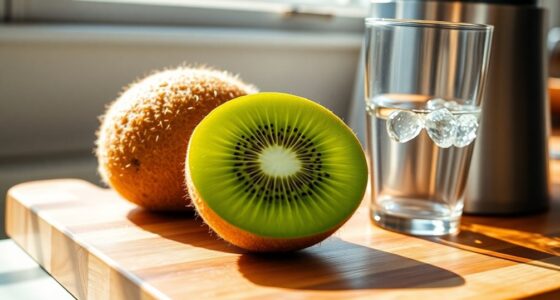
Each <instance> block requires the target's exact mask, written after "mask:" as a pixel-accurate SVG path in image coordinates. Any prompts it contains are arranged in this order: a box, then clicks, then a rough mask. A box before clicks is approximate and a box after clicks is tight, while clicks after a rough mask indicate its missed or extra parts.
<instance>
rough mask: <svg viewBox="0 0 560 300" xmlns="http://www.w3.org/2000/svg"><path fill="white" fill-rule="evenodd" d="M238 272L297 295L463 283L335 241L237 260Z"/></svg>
mask: <svg viewBox="0 0 560 300" xmlns="http://www.w3.org/2000/svg"><path fill="white" fill-rule="evenodd" d="M238 268H239V271H240V273H241V274H242V275H243V276H244V277H245V278H247V279H248V280H249V281H251V282H253V283H255V284H258V285H262V286H271V287H281V288H289V289H301V290H352V289H392V288H434V287H453V286H459V285H463V284H464V283H465V280H464V279H463V278H462V277H461V276H459V275H458V274H455V273H453V272H451V271H448V270H445V269H442V268H439V267H436V266H434V265H430V264H427V263H423V262H420V261H417V260H413V259H410V258H406V257H403V256H400V255H397V254H392V253H388V252H384V251H381V250H377V249H372V248H368V247H365V246H361V245H357V244H353V243H349V242H346V241H343V240H341V239H339V238H335V237H331V238H330V239H328V240H326V241H325V242H323V243H321V244H320V245H317V246H314V247H311V248H308V249H305V250H302V251H299V252H295V253H287V254H286V253H285V254H275V255H271V254H267V255H262V254H260V255H258V254H243V255H241V256H240V257H239V261H238Z"/></svg>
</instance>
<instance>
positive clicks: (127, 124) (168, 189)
mask: <svg viewBox="0 0 560 300" xmlns="http://www.w3.org/2000/svg"><path fill="white" fill-rule="evenodd" d="M256 91H257V90H256V88H255V87H253V86H252V85H250V84H246V83H244V82H242V81H241V80H240V79H238V78H237V77H236V76H233V75H231V74H229V73H227V72H223V71H219V70H212V69H207V68H191V67H179V68H175V69H169V70H164V71H160V72H156V73H153V74H152V75H150V76H147V77H146V78H144V79H141V80H139V81H138V82H136V83H133V84H131V85H130V86H129V87H128V88H127V89H126V90H125V91H124V92H123V93H122V94H121V95H120V97H118V99H116V100H115V101H114V102H113V103H112V104H111V105H110V106H109V107H108V109H107V111H106V113H105V115H104V116H103V117H102V122H101V128H100V129H99V131H98V133H97V135H98V139H97V142H96V146H97V149H96V155H97V158H98V162H99V173H100V174H101V177H102V179H103V180H104V181H105V182H106V183H107V184H108V185H110V186H111V187H112V188H113V189H114V190H116V191H117V192H118V193H119V194H121V195H122V196H123V197H124V198H126V199H128V200H129V201H131V202H133V203H136V204H138V205H139V206H142V207H144V208H146V209H148V210H153V211H183V210H192V206H189V205H188V204H189V199H188V195H186V192H185V186H184V183H185V176H184V169H185V166H184V163H185V157H186V150H187V145H188V141H189V138H190V136H191V133H192V131H193V129H194V128H195V126H196V125H197V124H198V123H199V122H200V121H201V120H202V119H203V118H204V117H205V116H206V115H207V114H208V113H209V112H210V111H211V110H212V109H214V108H215V107H217V106H218V105H220V104H222V103H224V102H226V101H228V100H231V99H233V98H236V97H239V96H243V95H247V94H251V93H255V92H256Z"/></svg>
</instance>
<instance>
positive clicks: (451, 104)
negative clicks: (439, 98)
mask: <svg viewBox="0 0 560 300" xmlns="http://www.w3.org/2000/svg"><path fill="white" fill-rule="evenodd" d="M443 106H444V107H445V108H447V109H448V110H460V109H461V105H459V103H457V102H456V101H453V100H449V101H445V103H444V104H443Z"/></svg>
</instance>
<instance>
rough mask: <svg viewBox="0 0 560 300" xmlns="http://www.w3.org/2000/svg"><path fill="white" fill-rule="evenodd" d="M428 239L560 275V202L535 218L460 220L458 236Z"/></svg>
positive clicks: (553, 202)
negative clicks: (537, 267)
mask: <svg viewBox="0 0 560 300" xmlns="http://www.w3.org/2000/svg"><path fill="white" fill-rule="evenodd" d="M556 188H558V187H556ZM556 195H558V193H556ZM426 239H427V240H430V241H433V242H436V243H440V244H444V245H448V246H452V247H456V248H460V249H463V250H468V251H472V252H476V253H480V254H485V255H489V256H493V257H498V258H502V259H507V260H511V261H515V262H519V263H526V264H530V265H534V266H539V267H543V268H547V269H551V270H556V271H560V199H554V200H553V201H552V203H551V207H550V209H549V211H548V212H545V213H541V214H536V215H529V216H512V217H482V216H465V217H464V218H463V219H462V220H461V231H460V232H459V234H457V235H454V236H447V237H433V238H426Z"/></svg>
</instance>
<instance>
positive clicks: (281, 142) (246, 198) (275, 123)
mask: <svg viewBox="0 0 560 300" xmlns="http://www.w3.org/2000/svg"><path fill="white" fill-rule="evenodd" d="M185 173H186V180H187V185H188V187H189V188H188V191H189V194H190V197H191V199H192V201H193V204H194V206H195V208H196V210H197V212H198V214H199V215H200V216H201V217H202V218H203V220H204V221H205V222H206V223H207V224H208V225H209V226H210V228H212V229H213V230H214V231H215V232H216V233H217V234H218V235H219V236H220V237H222V238H223V239H225V240H226V241H228V242H230V243H232V244H234V245H236V246H238V247H241V248H244V249H247V250H250V251H255V252H283V251H292V250H297V249H302V248H305V247H308V246H311V245H313V244H315V243H317V242H320V241H321V240H323V239H325V238H326V237H328V236H329V235H331V234H332V233H333V232H334V231H336V229H338V228H339V227H340V226H341V225H342V224H343V223H344V222H345V221H346V220H347V219H349V218H350V216H351V215H352V213H353V212H354V211H355V210H356V208H357V207H358V206H359V203H360V202H361V200H362V197H363V195H364V191H365V188H366V183H367V177H368V175H367V174H368V173H367V164H366V159H365V155H364V153H363V151H362V148H361V146H360V143H359V142H358V140H357V139H356V137H355V135H354V134H353V132H352V131H351V130H350V129H349V128H348V127H347V126H346V125H345V124H344V122H342V121H341V120H340V119H339V118H338V117H337V116H336V115H335V114H333V113H332V112H331V111H329V110H327V109H326V108H324V107H322V106H321V105H319V104H317V103H315V102H313V101H310V100H307V99H304V98H300V97H297V96H293V95H288V94H282V93H259V94H253V95H248V96H243V97H240V98H237V99H234V100H232V101H229V102H227V103H225V104H222V105H221V106H219V107H218V108H216V109H215V110H213V111H212V112H211V113H210V114H208V116H206V118H204V120H202V122H200V124H199V125H198V126H197V127H196V129H195V130H194V132H193V134H192V137H191V140H190V142H189V146H188V151H187V161H186V172H185Z"/></svg>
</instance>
